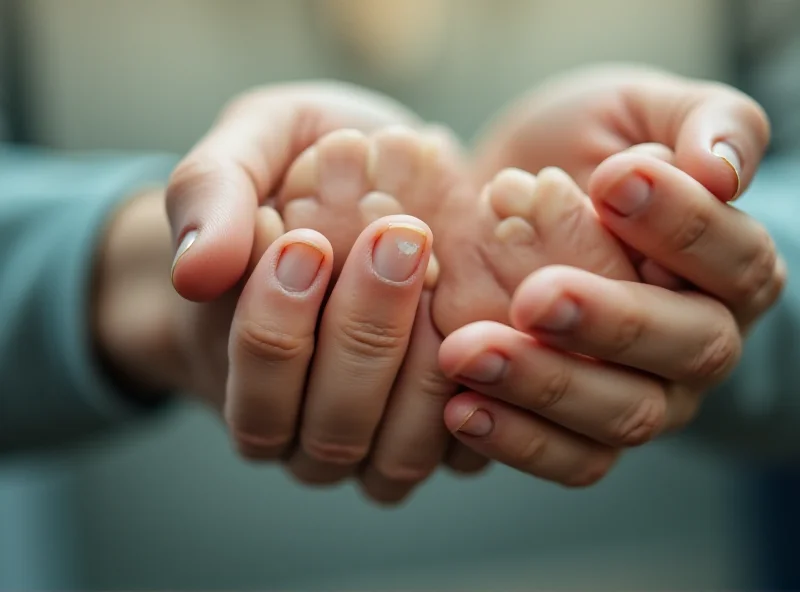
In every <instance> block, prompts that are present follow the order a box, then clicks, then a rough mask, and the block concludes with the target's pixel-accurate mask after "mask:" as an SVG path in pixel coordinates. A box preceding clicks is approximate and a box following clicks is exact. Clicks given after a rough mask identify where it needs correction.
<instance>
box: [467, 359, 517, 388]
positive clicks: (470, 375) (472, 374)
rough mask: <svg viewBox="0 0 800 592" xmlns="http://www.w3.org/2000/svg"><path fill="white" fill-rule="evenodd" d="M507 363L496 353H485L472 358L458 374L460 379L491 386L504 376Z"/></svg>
mask: <svg viewBox="0 0 800 592" xmlns="http://www.w3.org/2000/svg"><path fill="white" fill-rule="evenodd" d="M507 365H508V362H507V361H506V359H505V358H504V357H503V356H501V355H499V354H496V353H492V352H487V353H483V354H481V355H479V356H476V357H475V358H473V359H472V360H471V361H470V362H469V363H468V364H467V365H466V366H465V367H464V368H463V369H462V370H461V372H460V374H459V375H460V376H461V378H465V379H466V380H472V381H474V382H481V383H484V384H491V383H493V382H498V381H499V380H500V379H501V378H502V377H503V374H505V371H506V367H507Z"/></svg>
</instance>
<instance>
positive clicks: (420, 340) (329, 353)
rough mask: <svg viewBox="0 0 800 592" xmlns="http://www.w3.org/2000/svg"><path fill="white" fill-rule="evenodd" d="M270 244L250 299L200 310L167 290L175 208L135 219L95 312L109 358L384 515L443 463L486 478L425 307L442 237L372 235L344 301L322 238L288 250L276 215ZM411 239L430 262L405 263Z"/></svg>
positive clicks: (125, 223) (347, 274)
mask: <svg viewBox="0 0 800 592" xmlns="http://www.w3.org/2000/svg"><path fill="white" fill-rule="evenodd" d="M268 211H269V210H267V209H264V208H262V210H261V214H260V215H264V212H268ZM278 222H279V221H278ZM397 233H399V236H393V235H396V234H397ZM255 235H256V242H257V243H260V244H262V245H266V252H265V254H264V255H263V256H262V257H260V258H259V259H258V261H257V262H256V265H255V266H254V270H253V272H252V275H251V276H250V278H249V279H248V280H247V282H246V283H245V285H244V288H243V291H242V292H241V295H240V296H239V295H238V293H233V292H232V293H230V294H228V295H226V297H224V298H223V299H221V300H219V301H217V302H213V303H204V304H197V303H193V302H189V301H186V300H184V299H182V298H180V297H179V296H178V295H177V294H175V292H174V290H173V289H172V286H171V285H170V283H169V280H168V277H169V276H168V273H167V272H168V269H169V266H170V261H171V246H170V242H171V241H170V238H169V227H168V223H167V220H166V216H165V214H164V196H163V193H161V192H158V191H153V192H150V193H147V194H143V195H140V196H137V197H136V198H134V199H132V200H131V201H130V203H128V204H127V205H126V206H125V207H124V208H122V209H121V211H120V212H119V213H118V215H117V216H116V217H115V219H114V221H113V223H112V224H111V225H110V227H109V229H108V231H107V233H106V237H105V240H104V241H103V247H102V249H101V252H100V256H99V258H98V267H97V270H98V273H97V282H96V284H97V292H96V296H95V302H94V307H93V310H94V313H95V315H94V317H95V318H94V328H95V341H96V344H97V349H98V351H99V352H100V354H101V356H102V358H103V359H104V360H105V361H107V362H108V364H109V367H110V368H111V369H112V370H113V371H114V374H116V375H117V376H118V377H119V378H120V379H121V381H122V382H123V383H124V386H125V387H128V388H129V390H131V391H133V392H135V393H136V395H137V396H139V395H140V396H149V394H150V393H154V392H176V391H178V392H186V393H189V394H191V395H193V396H195V397H197V398H199V399H200V400H202V401H203V402H204V403H206V404H208V405H209V406H210V407H211V408H212V409H213V410H214V411H215V412H217V413H218V414H219V415H220V416H221V417H222V418H224V420H225V423H226V424H227V426H228V427H229V428H230V431H231V436H232V440H233V442H234V444H235V445H236V446H237V448H238V450H239V452H240V454H241V455H242V456H243V457H245V458H248V459H252V460H260V461H263V460H282V461H283V462H284V464H285V466H286V467H287V468H288V470H289V471H290V472H291V473H292V474H294V475H295V476H296V477H297V478H298V479H300V480H301V481H303V482H305V483H311V484H326V483H334V482H337V481H339V480H341V479H343V478H345V477H350V476H354V477H357V478H358V480H359V482H360V484H361V486H362V489H363V490H364V491H365V493H366V494H367V495H368V496H369V497H370V498H371V499H373V500H376V501H379V502H383V503H396V502H399V501H401V500H402V499H403V498H405V497H406V496H407V495H408V494H410V493H411V491H412V490H413V489H414V488H415V487H416V486H417V485H418V484H419V483H421V482H422V481H424V480H425V479H426V478H427V477H428V476H429V475H430V474H431V473H432V472H433V471H434V470H435V469H436V468H437V466H438V465H439V464H440V463H442V462H447V463H448V464H450V466H452V467H454V468H456V469H458V470H461V471H463V472H468V471H475V470H479V469H480V468H481V467H483V466H485V463H486V462H487V461H486V460H485V459H483V458H482V457H480V458H479V457H477V455H475V454H474V453H471V451H469V449H467V448H466V447H463V446H462V445H460V444H459V445H457V446H452V447H451V446H450V445H451V444H453V443H454V441H453V439H452V438H451V437H450V434H449V433H448V431H447V429H446V427H445V426H444V424H443V422H442V419H441V418H442V415H443V411H444V406H445V404H446V402H447V400H448V398H449V397H450V396H451V395H452V394H453V393H454V392H455V384H454V383H452V382H450V381H448V380H446V379H445V378H444V377H443V375H442V374H441V372H440V371H439V368H438V363H437V359H436V353H437V351H438V348H439V345H440V343H441V339H440V337H439V335H438V333H437V332H436V331H435V330H434V328H433V325H432V323H431V320H430V315H429V301H430V294H429V293H422V295H421V296H420V292H421V291H422V281H423V279H424V272H423V273H422V274H421V273H420V271H419V270H420V269H422V270H425V269H426V264H427V259H428V257H429V256H430V252H431V243H432V237H431V236H430V231H429V230H428V229H427V227H426V226H425V225H424V224H423V223H421V222H419V221H418V220H415V219H413V218H409V217H406V216H399V217H398V216H396V217H393V218H384V219H381V220H380V221H378V222H375V223H374V224H372V225H370V226H369V227H368V228H367V229H366V230H365V231H364V232H363V233H362V235H361V237H360V238H359V240H358V241H357V242H356V244H355V245H354V247H353V250H352V253H351V256H350V257H348V259H347V261H346V262H345V265H344V268H343V270H342V274H341V276H340V278H339V280H338V282H337V283H336V285H335V287H334V286H332V283H331V282H330V277H331V269H332V252H331V246H330V244H329V243H328V241H327V240H326V239H325V238H324V237H322V236H321V235H319V234H318V233H315V232H313V231H301V230H297V231H292V232H289V233H287V234H285V235H281V228H280V224H277V225H275V220H274V219H270V218H269V216H266V217H264V218H260V219H259V223H258V224H257V228H256V233H255ZM397 239H403V241H404V244H406V245H411V244H415V243H414V241H417V242H418V246H419V249H418V250H417V251H416V252H415V253H413V254H412V255H408V256H406V255H403V256H400V257H398V256H397V249H396V244H397V243H396V241H397ZM393 247H394V249H395V253H394V255H393V253H392V248H393ZM380 274H383V275H380ZM400 275H403V276H407V277H402V278H401V277H400ZM331 287H332V288H333V289H332V291H331V293H330V298H329V299H328V300H327V303H325V304H323V298H324V297H325V295H326V293H327V292H328V291H329V289H330V288H331ZM132 309H135V310H137V311H138V314H137V315H136V316H135V317H133V316H132V315H131V314H130V311H131V310H132ZM417 309H418V310H417ZM234 310H235V312H234ZM319 319H321V321H320V324H319V334H318V335H316V334H315V330H316V328H317V325H318V320H319ZM312 354H313V356H312ZM332 387H334V388H333V390H332ZM301 404H302V405H301Z"/></svg>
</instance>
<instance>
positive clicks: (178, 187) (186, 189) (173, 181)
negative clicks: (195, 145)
mask: <svg viewBox="0 0 800 592" xmlns="http://www.w3.org/2000/svg"><path fill="white" fill-rule="evenodd" d="M219 166H220V164H219V163H218V162H217V161H216V160H214V159H211V158H208V157H206V156H201V155H194V156H190V157H188V158H186V159H185V160H183V161H181V162H180V163H179V164H178V166H177V167H175V170H173V171H172V174H171V175H170V178H169V183H168V184H167V203H173V202H179V201H183V200H184V199H185V198H186V197H188V196H189V195H190V194H191V192H192V191H195V190H197V189H198V188H199V187H201V186H202V185H203V183H205V182H206V179H208V177H209V176H210V175H212V174H214V173H215V172H217V171H218V170H219Z"/></svg>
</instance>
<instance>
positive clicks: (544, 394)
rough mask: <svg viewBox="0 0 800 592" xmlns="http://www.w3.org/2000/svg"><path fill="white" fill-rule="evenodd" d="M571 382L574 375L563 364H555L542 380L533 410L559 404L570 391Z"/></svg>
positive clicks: (535, 396)
mask: <svg viewBox="0 0 800 592" xmlns="http://www.w3.org/2000/svg"><path fill="white" fill-rule="evenodd" d="M571 384H572V375H571V374H570V372H569V370H568V369H567V368H565V367H564V366H563V365H558V366H555V367H554V368H553V369H552V370H551V371H550V373H549V374H548V375H547V376H546V377H544V379H543V380H542V382H541V385H540V387H539V389H538V391H537V392H536V394H535V395H534V400H533V402H532V405H531V407H532V408H533V410H542V409H549V408H551V407H553V406H554V405H557V404H558V402H559V401H561V399H563V398H564V396H565V395H566V394H567V393H568V392H569V390H570V386H571Z"/></svg>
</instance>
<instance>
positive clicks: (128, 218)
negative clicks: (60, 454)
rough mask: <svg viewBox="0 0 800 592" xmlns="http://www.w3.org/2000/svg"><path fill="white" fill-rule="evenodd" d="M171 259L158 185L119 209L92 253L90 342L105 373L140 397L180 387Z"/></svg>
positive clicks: (145, 399) (176, 303)
mask: <svg viewBox="0 0 800 592" xmlns="http://www.w3.org/2000/svg"><path fill="white" fill-rule="evenodd" d="M171 258H172V245H171V238H170V230H169V224H168V221H167V216H166V210H165V208H164V197H163V191H161V190H152V191H148V192H144V193H140V194H137V195H135V196H133V197H132V198H131V199H130V200H128V201H127V202H126V203H125V205H123V206H122V207H121V208H120V209H119V210H118V212H117V213H116V215H115V216H114V218H113V219H112V220H111V222H110V223H109V225H108V227H107V228H106V231H105V233H104V235H103V237H102V240H101V243H100V246H99V249H98V253H97V257H96V260H95V267H94V289H93V300H92V321H93V327H92V335H93V337H94V345H95V349H96V352H97V355H98V358H99V359H100V360H101V362H102V363H103V365H104V367H105V368H106V370H107V372H108V374H109V376H110V378H111V379H112V380H114V381H115V382H116V383H117V384H119V386H120V387H121V390H122V391H123V392H124V393H126V394H128V395H130V396H131V398H133V399H135V400H137V401H138V402H140V403H148V402H153V401H155V400H157V399H159V398H160V397H161V396H163V393H167V392H172V391H174V390H176V389H177V388H178V387H179V376H180V369H181V367H182V363H181V357H180V355H179V347H178V339H177V330H176V329H177V323H176V319H177V315H176V312H177V310H178V307H179V306H180V303H181V299H180V297H179V296H178V295H177V294H176V293H175V291H174V290H173V289H172V286H171V284H170V281H169V277H170V275H169V274H170V265H171Z"/></svg>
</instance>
